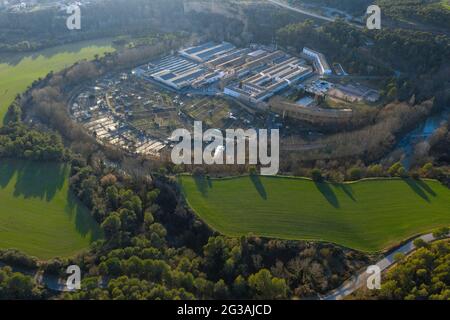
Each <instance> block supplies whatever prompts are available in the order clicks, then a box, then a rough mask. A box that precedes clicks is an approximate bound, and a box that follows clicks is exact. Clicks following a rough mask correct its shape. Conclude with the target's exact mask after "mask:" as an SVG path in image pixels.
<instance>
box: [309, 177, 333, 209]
mask: <svg viewBox="0 0 450 320" xmlns="http://www.w3.org/2000/svg"><path fill="white" fill-rule="evenodd" d="M314 184H315V185H316V188H317V189H318V190H319V191H320V193H322V195H323V196H324V197H325V199H327V201H328V203H329V204H331V205H332V206H333V207H335V208H339V200H338V198H337V197H336V194H335V193H334V191H333V189H332V188H331V186H330V184H329V183H327V182H317V181H315V182H314Z"/></svg>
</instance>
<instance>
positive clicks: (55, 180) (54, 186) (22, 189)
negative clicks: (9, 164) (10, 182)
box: [14, 161, 67, 201]
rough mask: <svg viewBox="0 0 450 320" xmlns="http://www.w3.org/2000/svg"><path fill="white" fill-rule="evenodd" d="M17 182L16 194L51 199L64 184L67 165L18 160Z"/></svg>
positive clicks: (17, 195) (16, 195)
mask: <svg viewBox="0 0 450 320" xmlns="http://www.w3.org/2000/svg"><path fill="white" fill-rule="evenodd" d="M15 166H16V168H17V169H16V170H17V174H18V175H17V182H16V185H15V187H14V196H15V197H19V196H23V197H24V198H25V199H27V198H40V199H45V200H46V201H51V200H52V199H53V198H54V197H55V195H56V193H57V192H58V190H61V188H62V187H63V185H64V181H65V179H66V170H67V167H66V166H65V165H64V164H58V163H51V162H32V161H19V162H17V164H16V165H15Z"/></svg>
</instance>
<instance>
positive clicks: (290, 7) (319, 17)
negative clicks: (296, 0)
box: [267, 0, 335, 22]
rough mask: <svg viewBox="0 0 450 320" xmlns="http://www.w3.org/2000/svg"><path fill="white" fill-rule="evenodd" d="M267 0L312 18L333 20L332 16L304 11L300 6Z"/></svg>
mask: <svg viewBox="0 0 450 320" xmlns="http://www.w3.org/2000/svg"><path fill="white" fill-rule="evenodd" d="M267 1H269V2H270V3H272V4H274V5H276V6H279V7H283V8H285V9H288V10H291V11H295V12H298V13H302V14H304V15H307V16H310V17H313V18H316V19H321V20H325V21H329V22H333V21H334V20H335V19H333V18H329V17H326V16H322V15H320V14H316V13H313V12H310V11H306V10H303V9H300V8H296V7H292V6H290V5H289V4H287V3H283V2H281V1H276V0H267Z"/></svg>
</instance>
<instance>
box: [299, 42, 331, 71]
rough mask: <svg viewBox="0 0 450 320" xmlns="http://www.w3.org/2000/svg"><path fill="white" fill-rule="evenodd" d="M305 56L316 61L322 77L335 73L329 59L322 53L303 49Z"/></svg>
mask: <svg viewBox="0 0 450 320" xmlns="http://www.w3.org/2000/svg"><path fill="white" fill-rule="evenodd" d="M303 54H304V55H306V56H307V57H309V58H311V60H313V61H314V64H315V66H316V68H317V70H318V71H319V73H320V74H321V75H324V74H325V75H329V74H332V73H333V71H332V70H331V68H330V65H329V64H328V62H327V59H326V58H325V56H324V55H323V54H322V53H320V52H317V51H314V50H312V49H309V48H306V47H305V48H303Z"/></svg>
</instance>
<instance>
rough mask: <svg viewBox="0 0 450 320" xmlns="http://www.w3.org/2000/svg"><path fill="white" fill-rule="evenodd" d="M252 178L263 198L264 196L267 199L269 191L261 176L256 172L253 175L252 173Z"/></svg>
mask: <svg viewBox="0 0 450 320" xmlns="http://www.w3.org/2000/svg"><path fill="white" fill-rule="evenodd" d="M250 180H251V181H252V183H253V185H254V186H255V189H256V191H258V193H259V195H260V196H261V198H263V199H264V200H267V192H266V189H265V188H264V186H263V184H262V182H261V179H260V177H259V176H258V175H256V174H252V175H250Z"/></svg>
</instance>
